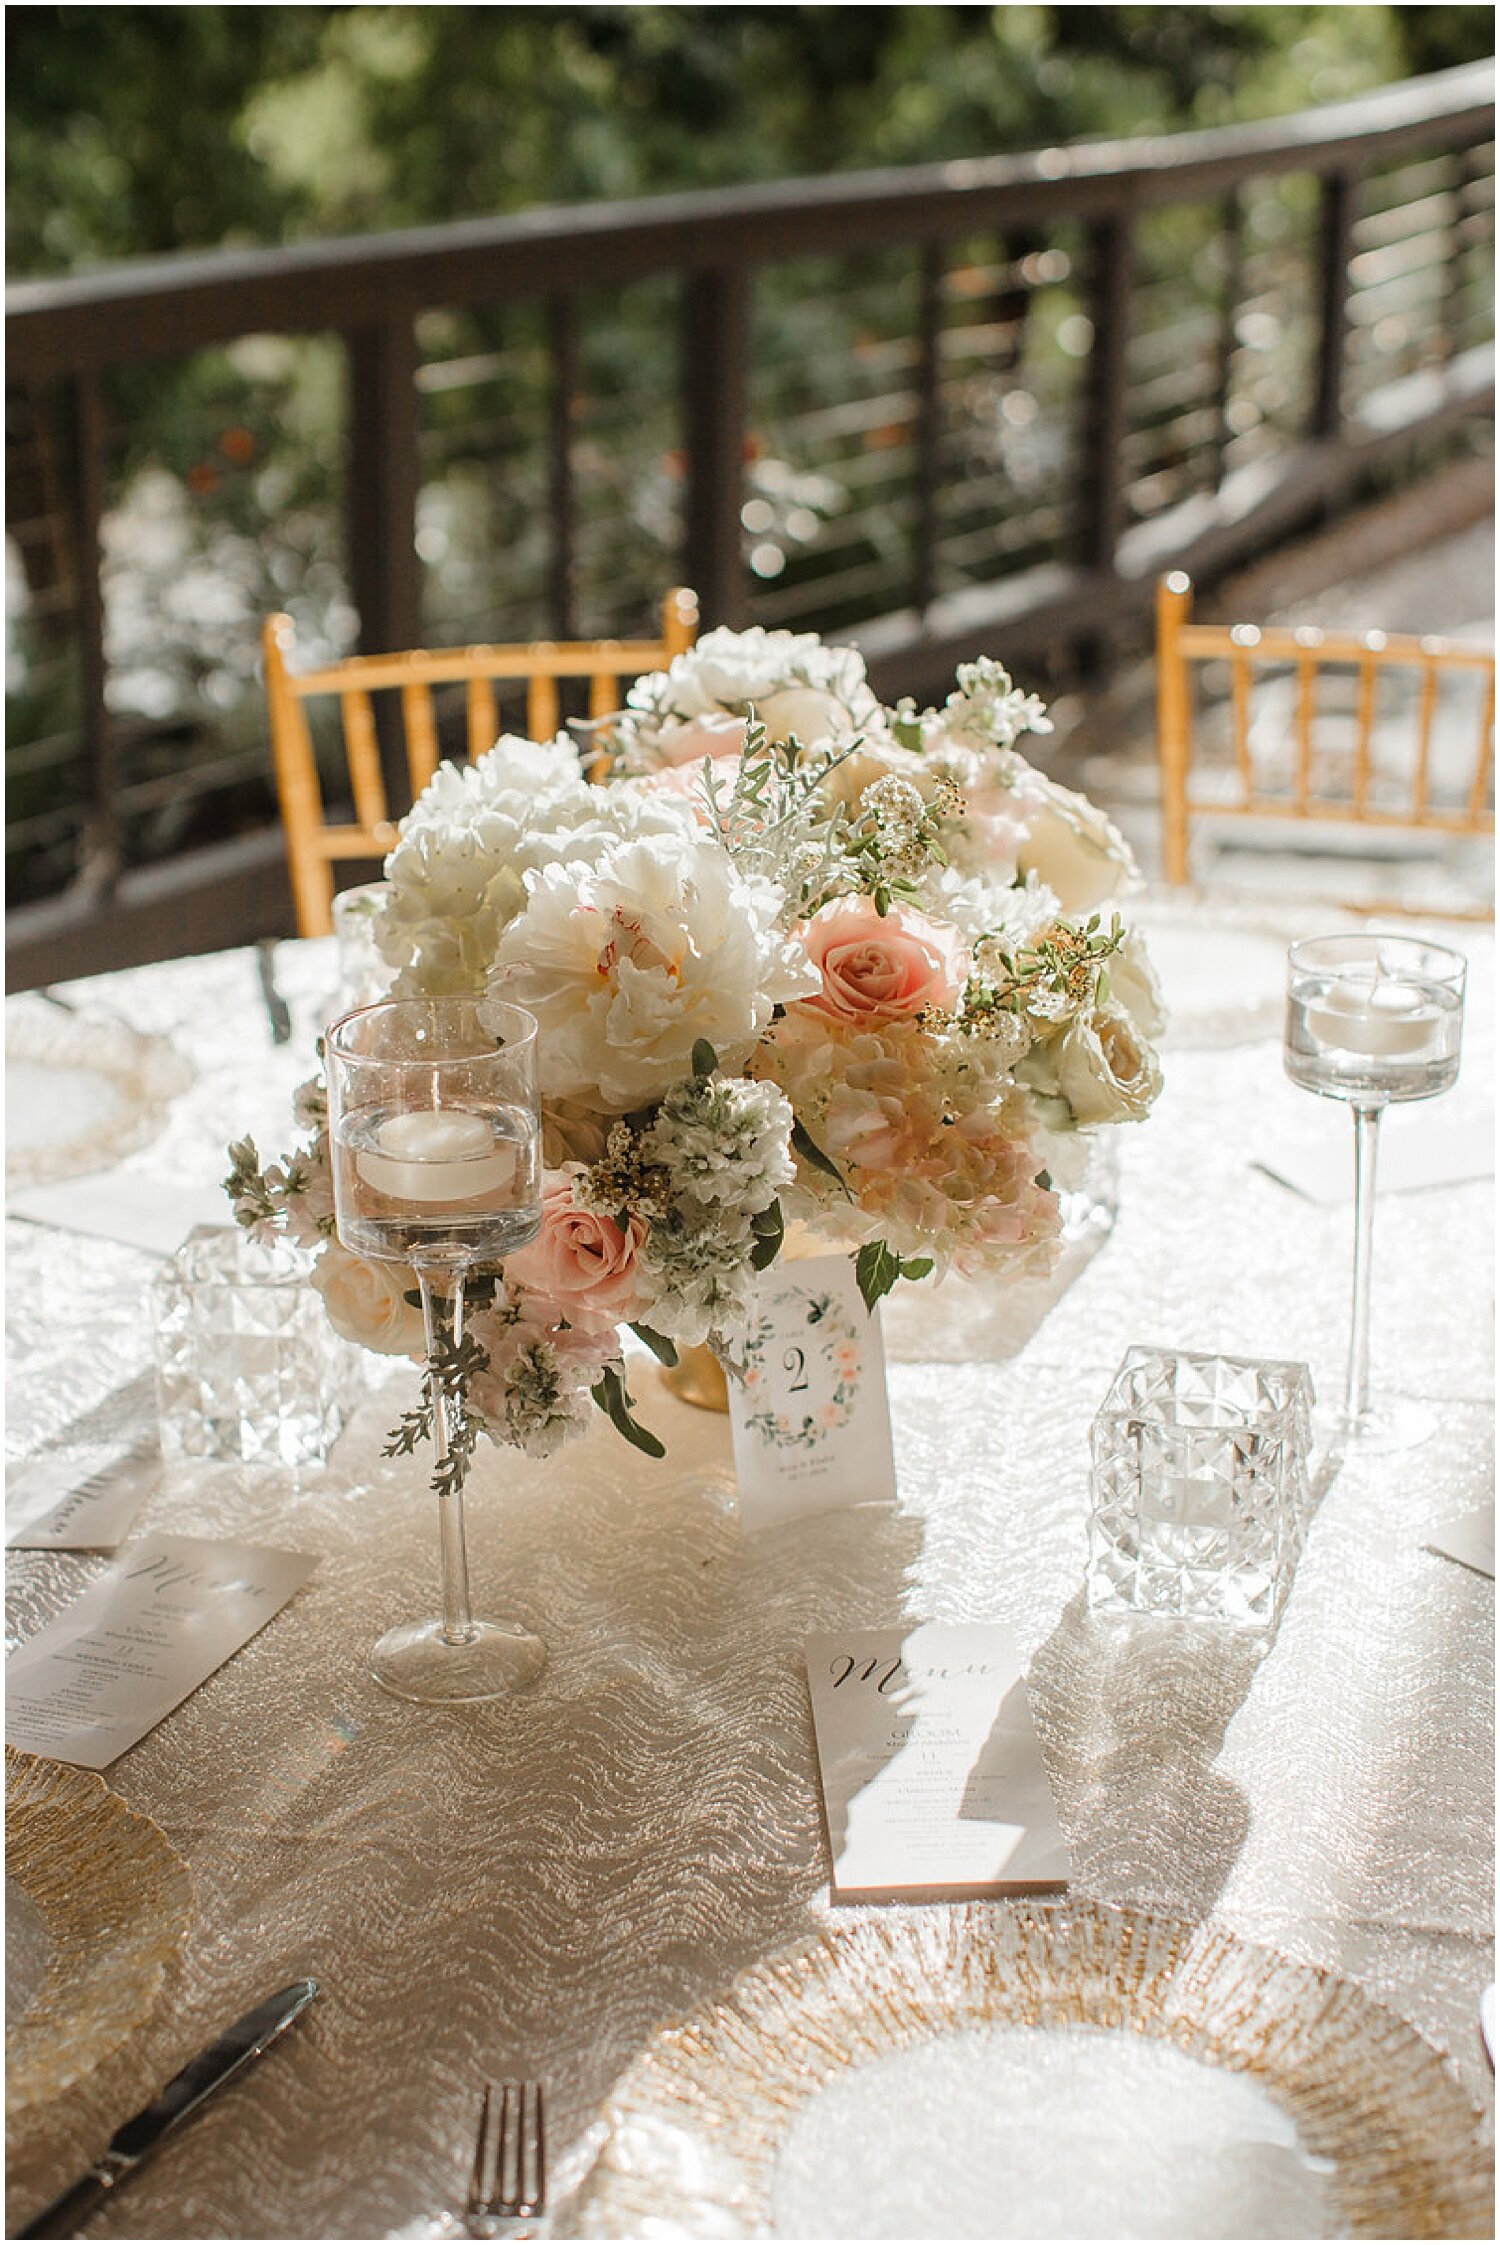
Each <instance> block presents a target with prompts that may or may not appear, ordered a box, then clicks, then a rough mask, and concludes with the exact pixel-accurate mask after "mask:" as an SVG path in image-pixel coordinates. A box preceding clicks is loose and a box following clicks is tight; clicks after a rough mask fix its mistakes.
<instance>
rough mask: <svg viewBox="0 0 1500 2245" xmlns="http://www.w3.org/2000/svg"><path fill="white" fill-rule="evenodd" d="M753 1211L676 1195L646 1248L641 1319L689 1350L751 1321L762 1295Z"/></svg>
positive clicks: (641, 1268)
mask: <svg viewBox="0 0 1500 2245" xmlns="http://www.w3.org/2000/svg"><path fill="white" fill-rule="evenodd" d="M754 1246H755V1234H754V1233H753V1232H752V1230H751V1228H750V1219H749V1218H748V1216H744V1215H741V1214H740V1213H739V1211H738V1210H735V1209H731V1208H724V1207H695V1206H694V1205H693V1204H692V1203H691V1202H684V1201H677V1202H674V1204H673V1205H672V1207H671V1208H670V1209H669V1210H668V1211H667V1212H666V1214H665V1216H663V1217H660V1218H658V1220H657V1221H656V1222H655V1223H654V1224H653V1225H652V1226H651V1228H650V1231H649V1232H648V1233H647V1235H646V1240H645V1243H644V1246H643V1248H642V1251H641V1257H640V1264H639V1276H640V1284H641V1296H642V1300H643V1303H644V1305H645V1306H644V1310H643V1313H642V1323H643V1324H645V1325H648V1326H650V1328H651V1330H652V1331H653V1332H656V1333H665V1334H667V1335H669V1336H670V1338H671V1339H672V1340H674V1341H677V1342H679V1343H681V1345H682V1346H683V1347H685V1348H696V1347H697V1346H698V1345H699V1343H700V1342H703V1341H706V1340H707V1339H708V1337H709V1335H710V1334H711V1333H732V1332H734V1331H735V1330H736V1329H737V1328H738V1327H740V1326H743V1325H745V1324H746V1323H747V1322H748V1321H749V1317H750V1311H751V1307H752V1305H753V1302H754V1298H755V1271H754V1268H753V1267H752V1264H751V1261H750V1257H751V1253H752V1251H753V1249H754Z"/></svg>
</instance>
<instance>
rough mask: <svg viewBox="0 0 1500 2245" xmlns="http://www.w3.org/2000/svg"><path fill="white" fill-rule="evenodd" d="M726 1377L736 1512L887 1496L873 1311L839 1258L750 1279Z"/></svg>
mask: <svg viewBox="0 0 1500 2245" xmlns="http://www.w3.org/2000/svg"><path fill="white" fill-rule="evenodd" d="M740 1353H741V1356H742V1358H743V1362H744V1367H745V1376H744V1378H743V1380H736V1379H731V1380H730V1382H729V1428H730V1435H731V1437H732V1440H733V1443H734V1465H735V1472H736V1474H737V1476H738V1479H739V1485H740V1518H741V1520H742V1521H743V1522H744V1524H745V1526H746V1527H750V1528H764V1527H769V1526H772V1525H773V1524H775V1523H776V1522H778V1521H782V1520H794V1519H797V1518H799V1517H800V1516H801V1515H803V1514H805V1513H811V1512H827V1511H830V1510H831V1509H832V1508H833V1507H835V1506H838V1505H851V1504H893V1503H894V1502H895V1497H896V1466H895V1460H894V1457H893V1454H892V1451H891V1415H890V1406H889V1403H888V1401H887V1398H886V1385H885V1351H884V1349H883V1347H882V1345H881V1338H880V1318H879V1315H878V1313H877V1312H874V1311H871V1310H868V1309H866V1307H865V1302H864V1297H863V1295H862V1294H861V1293H860V1291H859V1283H858V1281H857V1279H856V1278H855V1275H854V1265H853V1262H852V1261H851V1259H850V1258H849V1256H847V1255H816V1256H809V1257H807V1258H806V1259H805V1260H803V1261H798V1262H791V1263H783V1264H778V1265H777V1266H776V1267H775V1268H774V1270H772V1271H769V1272H767V1273H766V1275H765V1276H764V1277H763V1278H762V1279H761V1281H760V1285H759V1288H758V1290H757V1293H756V1307H755V1316H754V1318H753V1319H752V1320H751V1323H750V1325H749V1326H748V1327H747V1329H746V1331H745V1333H744V1335H743V1337H742V1340H741V1343H740Z"/></svg>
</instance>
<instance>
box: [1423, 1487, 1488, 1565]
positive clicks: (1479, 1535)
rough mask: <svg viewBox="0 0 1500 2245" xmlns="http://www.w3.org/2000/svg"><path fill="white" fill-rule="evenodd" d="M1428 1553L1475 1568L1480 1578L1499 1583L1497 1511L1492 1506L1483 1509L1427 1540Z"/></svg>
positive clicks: (1457, 1521) (1480, 1507)
mask: <svg viewBox="0 0 1500 2245" xmlns="http://www.w3.org/2000/svg"><path fill="white" fill-rule="evenodd" d="M1426 1548H1427V1550H1429V1551H1432V1552H1435V1553H1436V1554H1437V1556H1438V1558H1439V1559H1456V1560H1457V1561H1458V1563H1459V1565H1460V1566H1461V1567H1468V1568H1471V1569H1472V1571H1473V1572H1474V1573H1475V1574H1476V1575H1488V1576H1489V1578H1490V1581H1491V1582H1493V1581H1494V1579H1495V1508H1494V1506H1493V1505H1492V1504H1484V1505H1480V1506H1479V1508H1478V1510H1477V1511H1475V1512H1466V1513H1465V1514H1464V1515H1463V1517H1462V1518H1461V1519H1459V1520H1454V1521H1452V1522H1451V1523H1450V1524H1449V1526H1447V1527H1446V1528H1443V1529H1440V1530H1439V1532H1438V1533H1437V1534H1436V1535H1435V1536H1429V1537H1428V1539H1427V1545H1426Z"/></svg>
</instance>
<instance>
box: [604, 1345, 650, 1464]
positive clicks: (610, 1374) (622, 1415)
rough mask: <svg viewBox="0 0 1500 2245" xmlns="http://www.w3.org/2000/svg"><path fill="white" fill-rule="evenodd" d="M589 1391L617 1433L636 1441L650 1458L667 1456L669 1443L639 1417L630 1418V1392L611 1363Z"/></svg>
mask: <svg viewBox="0 0 1500 2245" xmlns="http://www.w3.org/2000/svg"><path fill="white" fill-rule="evenodd" d="M589 1393H590V1394H591V1395H592V1396H593V1398H594V1401H595V1402H596V1403H597V1404H598V1406H599V1408H600V1410H601V1411H602V1412H603V1413H604V1415H605V1417H606V1418H607V1419H608V1420H609V1422H610V1424H611V1425H612V1426H613V1427H614V1428H615V1429H616V1431H617V1432H618V1433H620V1434H623V1435H624V1437H625V1439H626V1441H627V1442H630V1443H633V1444H634V1446H635V1448H636V1449H637V1450H642V1451H644V1452H645V1454H646V1456H647V1457H648V1458H664V1457H665V1456H666V1454H667V1449H666V1444H665V1443H664V1442H661V1441H659V1440H658V1439H657V1437H656V1436H655V1435H654V1434H652V1433H651V1432H650V1430H649V1429H648V1428H646V1427H643V1426H642V1425H641V1424H640V1422H639V1421H638V1420H636V1419H633V1418H632V1417H631V1415H630V1394H629V1391H628V1390H627V1388H626V1386H625V1382H624V1381H623V1380H622V1379H621V1377H620V1375H619V1373H618V1372H617V1371H616V1370H615V1368H614V1366H613V1365H612V1364H611V1365H610V1366H609V1367H608V1368H607V1369H606V1371H605V1373H604V1375H603V1377H602V1379H600V1381H599V1382H598V1384H597V1385H596V1386H595V1387H593V1388H591V1389H590V1390H589Z"/></svg>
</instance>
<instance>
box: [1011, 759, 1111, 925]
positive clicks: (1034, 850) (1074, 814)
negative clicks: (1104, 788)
mask: <svg viewBox="0 0 1500 2245" xmlns="http://www.w3.org/2000/svg"><path fill="white" fill-rule="evenodd" d="M1015 808H1016V811H1017V812H1018V813H1019V815H1020V818H1021V821H1022V832H1021V834H1020V836H1019V838H1018V840H1017V843H1016V863H1017V865H1018V866H1019V868H1020V870H1021V871H1022V872H1023V873H1035V874H1036V876H1037V878H1038V879H1039V880H1041V881H1044V882H1045V883H1046V885H1047V887H1048V888H1049V889H1050V890H1051V891H1052V893H1053V895H1054V896H1055V897H1056V898H1057V901H1058V903H1059V904H1060V905H1061V906H1062V909H1063V910H1064V912H1066V913H1067V914H1068V915H1069V916H1070V918H1072V919H1075V920H1076V919H1081V918H1082V917H1083V916H1084V914H1086V913H1089V912H1092V911H1094V910H1095V908H1096V907H1097V906H1098V905H1101V904H1103V903H1105V902H1106V901H1107V900H1108V899H1109V898H1110V897H1112V896H1115V895H1116V894H1118V892H1119V891H1120V890H1121V889H1122V888H1124V887H1125V886H1126V884H1127V883H1128V882H1129V881H1130V880H1131V879H1132V878H1133V877H1134V874H1135V859H1134V858H1133V856H1132V855H1131V851H1130V844H1129V843H1128V842H1127V841H1126V839H1125V837H1124V835H1123V834H1122V833H1121V832H1120V830H1119V828H1118V827H1117V826H1116V825H1115V824H1114V823H1113V821H1112V820H1110V819H1108V818H1106V817H1105V815H1104V813H1103V811H1101V810H1100V809H1099V807H1098V805H1097V804H1094V803H1091V802H1090V801H1089V799H1088V797H1087V796H1086V795H1076V794H1075V793H1074V792H1073V790H1072V788H1070V787H1059V786H1058V784H1057V782H1056V781H1055V780H1049V779H1047V778H1045V777H1044V776H1043V774H1042V773H1040V772H1033V771H1028V772H1027V774H1026V776H1025V779H1024V780H1023V781H1022V782H1021V783H1020V784H1019V785H1018V787H1017V789H1016V797H1015Z"/></svg>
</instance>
